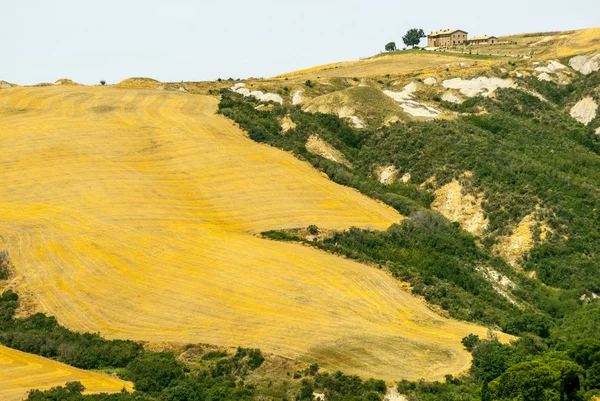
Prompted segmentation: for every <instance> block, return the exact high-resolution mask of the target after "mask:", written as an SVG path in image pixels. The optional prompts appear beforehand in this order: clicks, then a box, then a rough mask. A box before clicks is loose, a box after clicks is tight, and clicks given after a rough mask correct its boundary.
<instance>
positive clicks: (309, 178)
mask: <svg viewBox="0 0 600 401" xmlns="http://www.w3.org/2000/svg"><path fill="white" fill-rule="evenodd" d="M217 102H218V100H217V99H215V98H211V97H205V96H199V95H190V94H186V93H175V92H164V91H152V90H131V89H121V88H109V87H96V88H86V87H43V88H11V89H7V90H3V91H1V92H0V115H1V118H2V126H1V128H0V146H1V148H2V153H3V155H2V158H1V159H0V169H1V170H2V175H1V176H0V227H1V232H0V234H1V235H2V237H3V238H4V240H5V242H6V245H7V248H8V251H9V254H10V255H11V258H12V264H13V265H14V266H15V269H16V274H15V277H14V279H13V280H12V283H11V285H12V286H13V287H15V288H16V290H17V291H18V292H19V293H20V294H22V295H26V296H29V297H30V298H31V299H32V301H33V302H32V303H33V304H34V305H37V309H39V310H41V311H44V312H47V313H49V314H51V315H54V316H56V317H57V319H58V320H59V322H60V323H62V324H64V325H66V326H68V327H69V328H71V329H75V330H80V331H94V332H95V331H98V332H100V333H101V334H103V335H105V336H107V337H109V338H127V339H133V340H146V341H156V342H159V341H177V342H183V343H199V342H202V343H212V344H216V345H229V346H237V345H240V346H245V347H257V348H261V349H262V350H263V351H266V352H270V353H275V354H279V355H282V356H287V357H291V358H296V359H299V360H301V361H306V362H318V363H319V364H321V365H322V366H324V367H328V368H331V369H342V370H344V371H345V372H347V373H354V374H360V375H362V376H375V377H379V378H382V379H387V380H397V379H400V378H410V379H416V378H420V377H423V378H428V379H434V378H440V377H443V376H444V375H445V374H449V373H452V374H455V373H457V372H460V371H463V370H464V369H466V368H467V367H468V366H469V362H470V360H469V358H470V357H469V355H468V354H467V353H466V352H465V351H463V350H462V346H461V344H460V339H461V338H462V337H464V336H465V335H467V334H469V333H471V332H474V333H477V334H479V335H485V334H486V329H484V328H482V327H478V326H474V325H470V324H466V323H460V322H456V321H452V320H447V319H444V318H441V317H439V316H438V315H436V314H434V313H433V312H431V311H430V310H429V309H428V308H427V307H426V306H425V305H424V304H423V303H422V302H421V301H419V300H417V299H415V298H414V297H412V296H410V295H409V294H408V293H406V292H405V291H404V290H403V289H402V288H401V285H400V283H398V282H397V281H396V280H395V279H393V278H391V277H390V276H389V275H387V274H386V273H384V272H383V271H381V270H378V269H376V268H374V267H371V266H365V265H362V264H359V263H355V262H352V261H349V260H346V259H341V258H338V257H336V256H333V255H330V254H327V253H324V252H321V251H318V250H316V249H313V248H310V247H306V246H302V245H298V244H290V243H280V242H273V241H268V240H265V239H262V238H260V237H259V236H257V233H259V232H261V231H265V230H269V229H283V228H293V227H306V226H308V225H309V224H316V225H318V226H319V227H322V228H327V229H344V228H347V227H350V226H360V227H371V228H373V229H385V228H386V227H388V226H389V225H390V224H392V223H393V222H397V221H399V220H401V219H402V216H400V215H399V214H397V213H396V212H395V211H394V210H392V209H390V208H388V207H386V206H384V205H382V204H381V203H378V202H375V201H374V200H371V199H369V198H367V197H364V196H362V195H361V194H359V193H358V192H357V191H354V190H351V189H349V188H346V187H342V186H339V185H337V184H334V183H332V182H331V181H329V180H328V179H327V178H325V177H323V176H322V175H321V174H320V173H319V172H317V171H316V170H314V169H313V168H312V167H310V166H309V165H308V164H306V163H303V162H300V161H298V160H297V159H295V158H294V157H293V156H292V155H290V154H288V153H285V152H282V151H279V150H277V149H274V148H271V147H269V146H265V145H260V144H257V143H254V142H253V141H251V140H249V139H248V138H247V137H246V136H245V135H244V133H243V132H242V131H240V130H239V129H238V128H237V127H236V126H234V125H233V124H232V123H231V122H230V121H229V120H227V119H225V118H224V117H222V116H218V115H215V111H216V106H217Z"/></svg>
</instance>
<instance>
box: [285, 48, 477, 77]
mask: <svg viewBox="0 0 600 401" xmlns="http://www.w3.org/2000/svg"><path fill="white" fill-rule="evenodd" d="M460 62H469V63H473V60H471V59H468V58H465V57H462V56H460V55H446V54H441V53H433V52H427V51H423V52H420V53H400V54H395V55H387V56H382V57H373V58H369V59H365V60H357V61H346V62H342V63H337V64H328V65H324V66H320V67H314V68H310V69H306V70H300V71H296V72H292V73H288V74H283V75H280V76H279V77H278V78H284V77H288V78H290V79H292V78H293V79H300V80H303V79H316V78H317V77H319V78H333V77H350V78H353V77H356V78H364V77H372V76H381V75H386V74H391V75H398V74H406V73H413V72H419V71H422V70H425V69H429V68H435V67H439V66H442V65H446V64H456V63H460ZM477 62H478V63H486V62H487V61H485V60H477Z"/></svg>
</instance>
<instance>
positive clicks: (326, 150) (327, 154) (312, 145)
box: [305, 135, 352, 168]
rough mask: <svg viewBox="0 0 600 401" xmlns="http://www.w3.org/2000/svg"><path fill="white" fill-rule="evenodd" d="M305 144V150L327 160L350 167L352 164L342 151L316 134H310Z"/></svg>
mask: <svg viewBox="0 0 600 401" xmlns="http://www.w3.org/2000/svg"><path fill="white" fill-rule="evenodd" d="M305 146H306V150H308V151H309V152H310V153H312V154H315V155H319V156H321V157H323V158H325V159H327V160H331V161H334V162H336V163H340V164H343V165H345V166H347V167H349V168H352V165H351V164H350V162H349V161H348V160H346V158H345V157H344V155H343V154H342V152H340V151H339V150H337V149H336V148H334V147H333V146H331V145H330V144H328V143H327V142H325V141H324V140H323V139H321V138H320V137H319V136H318V135H311V136H310V137H308V140H307V141H306V145H305Z"/></svg>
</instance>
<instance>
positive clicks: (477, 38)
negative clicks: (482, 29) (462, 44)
mask: <svg viewBox="0 0 600 401" xmlns="http://www.w3.org/2000/svg"><path fill="white" fill-rule="evenodd" d="M492 38H494V39H498V38H497V37H495V36H488V35H484V36H473V37H472V38H470V39H469V40H486V39H492Z"/></svg>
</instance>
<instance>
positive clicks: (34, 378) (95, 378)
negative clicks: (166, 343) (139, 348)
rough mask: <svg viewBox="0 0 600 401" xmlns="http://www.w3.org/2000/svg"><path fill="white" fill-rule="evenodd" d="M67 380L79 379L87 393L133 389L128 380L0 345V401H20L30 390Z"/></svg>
mask: <svg viewBox="0 0 600 401" xmlns="http://www.w3.org/2000/svg"><path fill="white" fill-rule="evenodd" d="M70 381H79V382H81V384H83V385H84V386H85V388H86V391H85V393H86V394H95V393H115V392H118V391H121V389H122V388H123V387H125V388H126V389H127V390H132V388H133V386H132V384H131V383H130V382H125V381H123V380H119V379H116V378H114V377H111V376H108V375H104V374H101V373H95V372H89V371H86V370H81V369H76V368H73V367H71V366H68V365H65V364H62V363H59V362H56V361H53V360H50V359H46V358H42V357H41V356H37V355H31V354H26V353H24V352H21V351H17V350H14V349H11V348H7V347H4V346H2V345H0V400H2V401H20V400H22V399H24V398H25V397H26V394H27V392H28V391H29V390H31V389H36V390H48V389H50V388H52V387H56V386H64V385H65V383H67V382H70Z"/></svg>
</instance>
